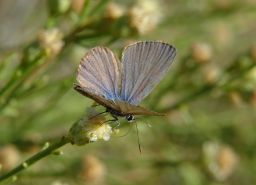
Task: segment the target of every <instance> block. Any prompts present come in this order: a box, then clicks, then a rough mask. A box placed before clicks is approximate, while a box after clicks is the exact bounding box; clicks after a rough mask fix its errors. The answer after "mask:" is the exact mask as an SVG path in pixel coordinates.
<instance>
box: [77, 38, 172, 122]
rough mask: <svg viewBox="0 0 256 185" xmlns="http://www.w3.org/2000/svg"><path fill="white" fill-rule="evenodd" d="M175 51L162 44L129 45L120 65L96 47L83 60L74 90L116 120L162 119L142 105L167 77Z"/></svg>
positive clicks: (113, 57)
mask: <svg viewBox="0 0 256 185" xmlns="http://www.w3.org/2000/svg"><path fill="white" fill-rule="evenodd" d="M175 55H176V49H175V48H174V47H173V46H171V45H169V44H167V43H164V42H160V41H142V42H136V43H134V44H131V45H128V46H127V47H125V48H124V50H123V52H122V59H121V62H120V61H119V60H118V59H117V58H116V56H115V55H114V54H113V52H112V51H111V50H110V49H108V48H106V47H95V48H92V49H91V50H89V51H88V52H87V53H86V54H85V56H84V57H83V58H82V60H81V62H80V64H79V67H78V72H77V77H76V80H77V83H76V84H75V86H74V89H75V90H77V91H78V92H79V93H81V94H82V95H84V96H87V97H89V98H91V99H93V100H94V101H95V102H96V103H98V104H100V105H102V106H104V107H105V108H106V112H109V113H110V114H111V115H112V116H113V118H115V119H116V120H117V119H118V117H125V118H126V120H127V121H133V120H134V116H135V115H151V116H160V115H164V114H162V113H158V112H154V111H151V110H147V109H146V108H143V107H141V106H139V103H140V102H141V101H142V100H143V99H144V98H145V97H146V96H147V95H148V94H149V93H150V92H151V91H152V89H153V88H154V87H155V86H156V85H157V83H158V82H159V81H160V80H161V79H162V78H163V76H164V75H165V74H166V73H167V71H168V69H169V67H170V65H171V64H172V61H173V59H174V57H175Z"/></svg>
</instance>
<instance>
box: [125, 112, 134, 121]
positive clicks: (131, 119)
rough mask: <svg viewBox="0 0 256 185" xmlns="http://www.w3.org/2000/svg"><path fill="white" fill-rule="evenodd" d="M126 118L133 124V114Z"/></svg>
mask: <svg viewBox="0 0 256 185" xmlns="http://www.w3.org/2000/svg"><path fill="white" fill-rule="evenodd" d="M125 118H126V120H127V121H128V122H132V121H133V120H134V116H133V115H131V114H128V115H127V116H125Z"/></svg>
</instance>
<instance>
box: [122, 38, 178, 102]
mask: <svg viewBox="0 0 256 185" xmlns="http://www.w3.org/2000/svg"><path fill="white" fill-rule="evenodd" d="M175 54H176V50H175V48H174V47H173V46H171V45H169V44H166V43H163V42H155V41H152V42H151V41H148V42H147V41H146V42H138V43H135V44H132V45H129V46H128V47H126V48H125V50H124V51H123V56H122V64H123V69H122V70H123V71H122V75H123V76H122V87H121V99H122V100H123V101H126V102H129V103H130V104H133V105H138V104H139V103H140V102H141V100H142V99H143V98H145V97H146V96H147V95H148V94H149V93H150V92H151V90H152V89H153V88H154V86H155V85H156V84H157V83H158V82H159V81H160V80H161V79H162V77H163V76H164V74H165V73H166V72H167V71H168V69H169V67H170V65H171V63H172V61H173V58H174V57H175Z"/></svg>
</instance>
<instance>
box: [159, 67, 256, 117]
mask: <svg viewBox="0 0 256 185" xmlns="http://www.w3.org/2000/svg"><path fill="white" fill-rule="evenodd" d="M255 65H256V64H255V63H252V64H250V65H248V66H247V67H245V68H244V69H243V70H241V71H240V72H239V73H237V74H236V75H233V76H232V77H230V78H229V79H228V80H227V81H226V82H225V83H224V84H220V83H219V82H216V83H214V84H211V85H204V86H203V87H201V88H199V89H197V90H196V91H195V92H193V93H191V94H189V95H187V96H185V97H183V98H181V99H180V100H178V101H177V102H176V103H174V104H173V105H171V106H169V107H165V108H163V109H161V110H160V111H162V112H167V111H171V110H174V109H176V108H178V107H180V106H181V105H183V104H185V103H188V102H190V101H192V100H194V99H196V98H198V97H199V96H200V95H202V94H205V93H207V92H210V91H212V90H213V89H215V88H217V87H225V86H226V85H227V84H230V83H232V82H234V81H235V80H237V79H239V78H241V77H243V76H244V75H245V74H247V72H248V71H249V70H251V69H252V68H253V67H254V66H255ZM227 69H229V68H227ZM226 71H227V70H226Z"/></svg>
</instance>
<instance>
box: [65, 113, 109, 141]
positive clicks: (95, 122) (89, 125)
mask: <svg viewBox="0 0 256 185" xmlns="http://www.w3.org/2000/svg"><path fill="white" fill-rule="evenodd" d="M87 112H88V116H87V117H85V118H84V119H81V120H80V121H78V122H77V123H75V124H74V125H73V126H72V127H71V129H70V131H69V135H70V138H71V141H72V144H75V145H84V144H86V143H90V142H95V141H98V140H104V141H108V140H109V139H110V137H111V135H112V133H113V129H112V127H111V126H110V125H109V124H107V122H106V119H105V117H104V116H103V115H102V114H101V115H98V114H99V113H98V112H96V111H95V109H94V108H90V109H88V110H87Z"/></svg>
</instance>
